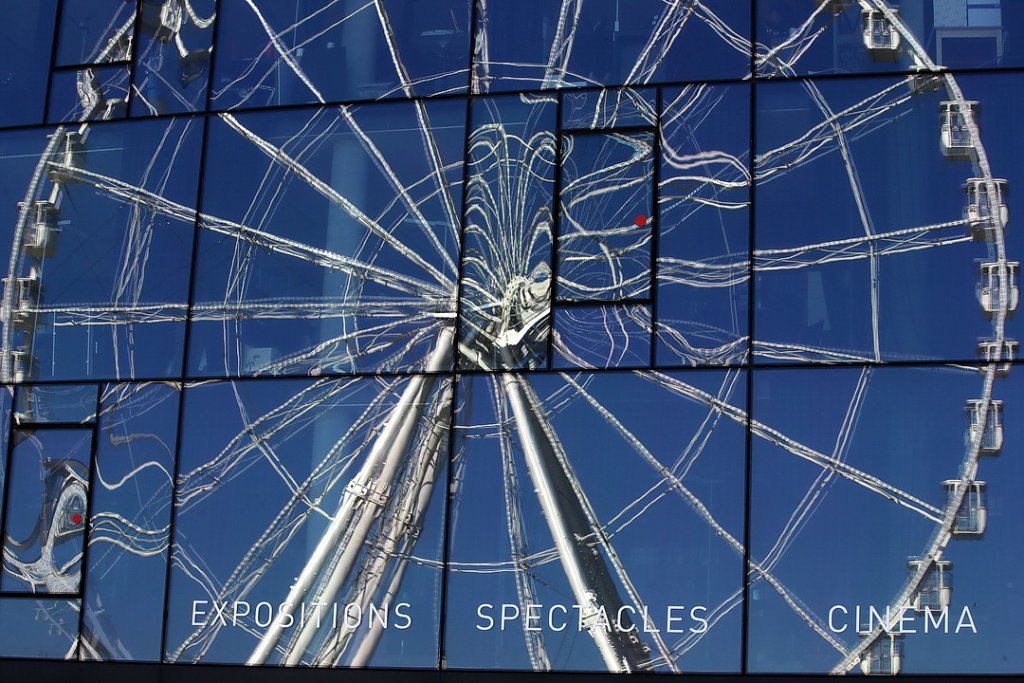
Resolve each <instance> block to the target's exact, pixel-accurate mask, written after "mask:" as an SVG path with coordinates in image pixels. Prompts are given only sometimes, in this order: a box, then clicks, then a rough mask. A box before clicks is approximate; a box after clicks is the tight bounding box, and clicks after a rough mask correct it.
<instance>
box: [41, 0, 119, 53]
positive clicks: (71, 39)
mask: <svg viewBox="0 0 1024 683" xmlns="http://www.w3.org/2000/svg"><path fill="white" fill-rule="evenodd" d="M135 4H136V3H135V2H132V1H129V2H125V1H124V0H62V3H61V14H60V27H59V29H58V31H59V33H58V38H57V62H56V66H77V65H79V64H105V63H107V62H117V61H123V60H128V59H131V53H132V50H131V47H132V35H133V32H134V30H135Z"/></svg>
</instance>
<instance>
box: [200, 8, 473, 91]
mask: <svg viewBox="0 0 1024 683" xmlns="http://www.w3.org/2000/svg"><path fill="white" fill-rule="evenodd" d="M469 12H470V8H469V0H418V1H417V2H407V1H406V0H384V1H382V2H376V3H366V2H363V1H362V0H336V1H335V2H330V3H320V4H319V6H318V4H317V3H310V2H308V0H253V1H243V0H222V2H221V8H220V12H219V13H220V17H219V21H221V22H222V24H221V28H220V33H219V35H220V37H221V39H220V45H218V46H217V67H216V68H217V83H216V85H215V87H214V93H213V102H214V105H215V106H216V107H217V108H218V109H232V108H235V107H240V106H241V107H259V106H267V105H278V104H299V103H306V102H310V103H311V102H329V101H334V100H364V99H379V98H385V97H408V96H413V95H415V96H421V97H422V96H427V95H437V94H442V93H445V94H447V93H455V92H465V91H466V86H467V82H468V80H469V79H468V75H467V73H466V69H467V66H468V64H469V54H468V50H469V30H468V29H469Z"/></svg>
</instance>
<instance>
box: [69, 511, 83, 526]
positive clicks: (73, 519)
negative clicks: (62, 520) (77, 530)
mask: <svg viewBox="0 0 1024 683" xmlns="http://www.w3.org/2000/svg"><path fill="white" fill-rule="evenodd" d="M71 523H72V524H75V525H78V524H81V523H82V515H80V514H78V513H77V512H76V513H75V514H73V515H71Z"/></svg>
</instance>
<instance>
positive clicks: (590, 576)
mask: <svg viewBox="0 0 1024 683" xmlns="http://www.w3.org/2000/svg"><path fill="white" fill-rule="evenodd" d="M459 396H460V409H459V413H458V423H457V424H458V428H457V430H456V434H457V435H458V441H457V443H456V453H455V460H454V464H453V468H454V470H455V471H456V472H458V473H459V474H458V477H457V479H456V481H455V483H454V486H455V488H454V490H453V496H454V497H453V500H452V504H451V511H452V513H451V514H452V521H451V525H450V527H449V528H450V529H451V532H450V533H451V538H450V564H449V572H450V573H449V575H448V602H447V611H446V624H445V627H446V635H445V643H446V647H447V651H446V652H445V661H446V662H447V666H448V667H449V668H472V669H494V668H498V669H533V670H547V669H555V670H610V671H629V670H631V671H642V670H657V671H690V672H693V671H738V670H739V667H740V657H741V652H740V630H741V628H742V623H741V610H740V609H739V607H740V600H739V598H740V596H741V594H742V586H741V581H742V574H743V572H742V559H743V547H742V542H743V516H744V505H743V496H744V463H745V457H744V430H743V425H744V422H745V419H746V414H745V411H744V410H743V409H742V408H740V407H736V406H742V405H743V402H744V400H745V399H744V396H745V382H744V380H743V376H742V374H741V373H740V372H738V371H732V372H727V373H726V372H717V371H716V372H710V373H704V372H701V373H691V374H681V373H673V374H664V375H658V376H655V375H648V374H644V373H636V374H633V373H630V374H625V373H613V374H595V373H578V374H573V375H569V374H565V373H563V374H560V375H545V376H533V375H504V376H503V377H502V378H501V379H500V380H499V379H498V378H494V377H474V378H464V379H463V380H462V383H461V384H460V386H459Z"/></svg>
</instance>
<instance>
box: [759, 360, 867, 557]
mask: <svg viewBox="0 0 1024 683" xmlns="http://www.w3.org/2000/svg"><path fill="white" fill-rule="evenodd" d="M871 375H872V368H870V367H867V368H863V369H862V370H861V371H860V375H859V377H858V379H857V384H856V386H855V387H854V391H853V396H852V397H851V399H850V403H849V405H848V407H847V410H846V414H845V415H844V416H843V422H842V424H841V425H840V427H839V432H838V434H837V436H836V441H835V447H834V448H833V451H832V457H833V458H835V459H836V460H838V461H839V462H845V461H846V457H847V454H848V453H849V448H850V443H851V440H852V437H853V433H854V430H855V429H856V426H857V423H858V422H859V420H860V416H861V414H862V412H863V409H864V404H865V400H866V398H867V388H868V383H869V381H870V379H871ZM836 476H837V473H836V472H835V471H834V470H823V471H821V472H819V473H818V476H817V477H815V479H814V481H813V482H811V484H810V485H809V486H808V488H807V492H806V493H805V494H804V496H803V498H802V499H801V500H800V502H799V503H798V504H797V506H796V507H795V508H794V510H793V512H792V513H791V514H790V516H789V518H788V519H787V520H786V524H785V526H784V527H783V529H782V531H781V532H780V533H779V535H778V537H777V538H776V540H775V544H774V545H773V546H772V547H771V548H770V549H769V550H768V552H767V553H765V555H764V559H762V560H761V566H762V567H763V568H764V569H765V570H767V571H771V570H772V569H773V568H774V567H775V565H776V564H777V563H778V562H779V561H780V560H781V559H782V557H783V556H784V554H785V553H786V551H787V550H788V549H789V547H790V546H791V545H792V543H793V541H794V540H796V537H797V535H798V534H799V533H800V531H801V529H802V528H803V527H804V525H806V523H807V522H808V520H809V519H810V517H811V515H813V514H814V512H815V511H816V510H817V509H818V508H819V507H820V506H821V504H822V502H823V501H824V498H825V496H827V495H828V492H829V490H830V489H831V487H832V485H833V483H835V481H836Z"/></svg>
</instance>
